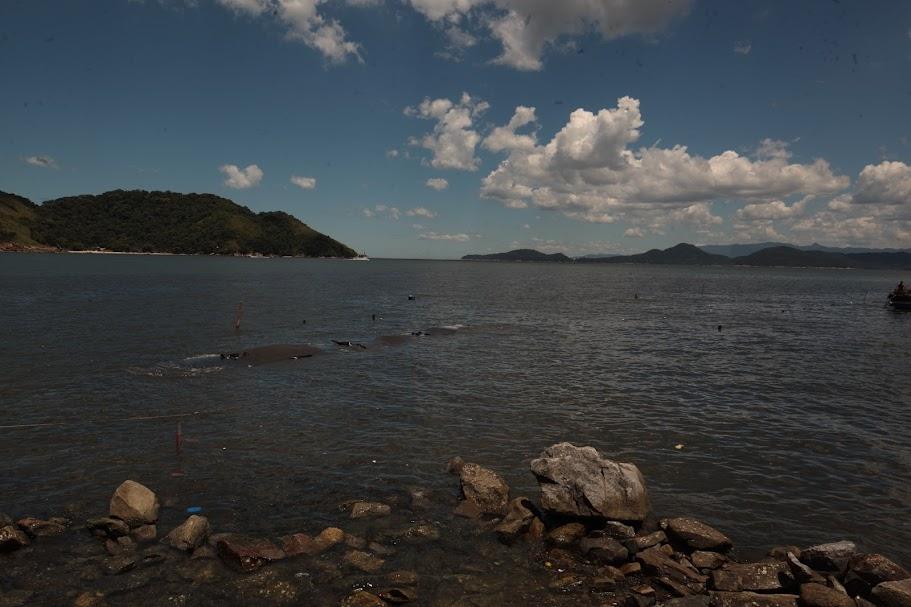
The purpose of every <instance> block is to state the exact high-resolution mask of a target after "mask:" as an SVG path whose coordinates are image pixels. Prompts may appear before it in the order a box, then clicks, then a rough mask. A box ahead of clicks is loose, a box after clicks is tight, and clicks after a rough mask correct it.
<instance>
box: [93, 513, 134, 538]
mask: <svg viewBox="0 0 911 607" xmlns="http://www.w3.org/2000/svg"><path fill="white" fill-rule="evenodd" d="M85 526H86V529H88V530H89V531H91V532H92V533H94V534H95V535H98V536H101V537H110V538H115V539H116V538H118V537H120V536H121V535H129V533H130V526H129V525H127V524H126V523H125V522H123V521H122V520H120V519H118V518H112V517H110V516H100V517H97V518H93V519H89V520H88V521H86V523H85Z"/></svg>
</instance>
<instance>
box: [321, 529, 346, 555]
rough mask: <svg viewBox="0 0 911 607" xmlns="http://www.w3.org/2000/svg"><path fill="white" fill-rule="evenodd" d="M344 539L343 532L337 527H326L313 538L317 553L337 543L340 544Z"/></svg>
mask: <svg viewBox="0 0 911 607" xmlns="http://www.w3.org/2000/svg"><path fill="white" fill-rule="evenodd" d="M344 539H345V532H344V531H342V530H341V529H339V528H338V527H326V528H325V529H323V530H322V531H320V533H319V535H317V536H316V538H315V539H314V540H313V541H314V543H315V545H316V548H317V550H318V552H317V554H319V553H322V552H325V551H326V550H329V549H330V548H332V547H333V546H335V545H337V544H341V543H342V541H344Z"/></svg>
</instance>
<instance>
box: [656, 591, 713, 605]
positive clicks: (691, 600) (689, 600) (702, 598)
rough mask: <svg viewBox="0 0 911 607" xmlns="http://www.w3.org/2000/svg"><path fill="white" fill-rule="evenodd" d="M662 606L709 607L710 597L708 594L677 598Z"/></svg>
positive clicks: (665, 602)
mask: <svg viewBox="0 0 911 607" xmlns="http://www.w3.org/2000/svg"><path fill="white" fill-rule="evenodd" d="M662 605H663V606H664V607H709V597H708V595H706V594H699V595H690V596H684V597H677V598H673V599H668V600H667V601H664V602H663V603H662Z"/></svg>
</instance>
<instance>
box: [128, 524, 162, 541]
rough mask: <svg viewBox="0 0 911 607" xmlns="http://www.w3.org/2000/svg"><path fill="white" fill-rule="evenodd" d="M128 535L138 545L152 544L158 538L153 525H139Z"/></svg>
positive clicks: (156, 528)
mask: <svg viewBox="0 0 911 607" xmlns="http://www.w3.org/2000/svg"><path fill="white" fill-rule="evenodd" d="M130 535H131V536H132V537H133V539H134V540H136V541H137V542H139V543H143V542H154V541H155V538H156V537H158V527H156V526H155V525H140V526H139V527H136V528H135V529H133V530H132V531H131V532H130Z"/></svg>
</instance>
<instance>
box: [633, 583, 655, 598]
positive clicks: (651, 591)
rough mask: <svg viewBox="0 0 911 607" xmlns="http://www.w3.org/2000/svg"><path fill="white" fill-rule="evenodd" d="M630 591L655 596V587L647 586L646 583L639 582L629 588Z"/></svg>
mask: <svg viewBox="0 0 911 607" xmlns="http://www.w3.org/2000/svg"><path fill="white" fill-rule="evenodd" d="M630 591H631V592H632V593H633V594H638V595H641V596H651V597H654V596H655V589H654V588H652V587H651V586H649V585H648V584H640V585H639V586H634V587H632V588H630Z"/></svg>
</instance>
